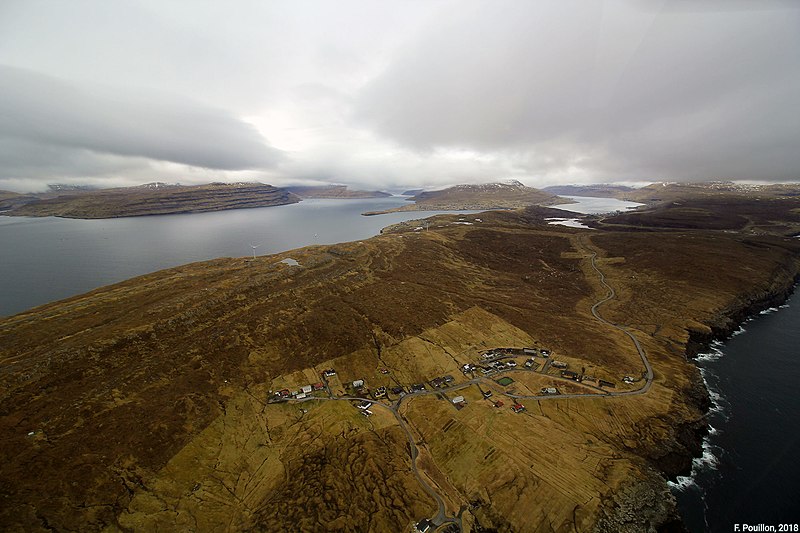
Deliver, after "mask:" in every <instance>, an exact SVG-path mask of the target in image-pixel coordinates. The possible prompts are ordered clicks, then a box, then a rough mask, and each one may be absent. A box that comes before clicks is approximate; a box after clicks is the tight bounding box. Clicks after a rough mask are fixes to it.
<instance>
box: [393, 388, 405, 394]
mask: <svg viewBox="0 0 800 533" xmlns="http://www.w3.org/2000/svg"><path fill="white" fill-rule="evenodd" d="M391 391H392V394H405V393H406V390H405V389H404V388H403V387H392V389H391Z"/></svg>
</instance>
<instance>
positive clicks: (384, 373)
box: [381, 368, 389, 375]
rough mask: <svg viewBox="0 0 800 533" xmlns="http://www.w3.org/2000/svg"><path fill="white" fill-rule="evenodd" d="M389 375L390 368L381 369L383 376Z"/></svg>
mask: <svg viewBox="0 0 800 533" xmlns="http://www.w3.org/2000/svg"><path fill="white" fill-rule="evenodd" d="M388 373H389V369H388V368H381V374H383V375H386V374H388Z"/></svg>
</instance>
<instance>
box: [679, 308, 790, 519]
mask: <svg viewBox="0 0 800 533" xmlns="http://www.w3.org/2000/svg"><path fill="white" fill-rule="evenodd" d="M697 364H698V366H699V367H700V371H701V373H702V375H703V378H704V380H705V381H706V384H707V386H708V387H709V390H710V392H711V398H712V400H713V403H714V405H713V407H712V409H711V411H710V413H709V417H708V421H709V424H710V426H711V430H710V432H709V435H708V437H707V438H706V440H705V442H704V446H703V455H702V457H700V458H697V459H695V461H694V464H693V469H692V474H691V476H688V477H684V478H679V479H678V480H677V482H676V483H672V484H671V488H672V491H673V493H674V494H675V496H676V497H677V499H678V506H679V509H680V512H681V515H682V516H683V519H684V522H685V523H686V525H687V528H688V529H689V531H691V532H697V533H699V532H705V531H710V532H717V531H720V532H721V531H725V532H729V531H735V529H734V526H735V524H739V525H740V527H741V525H742V524H751V525H758V524H765V525H775V526H776V531H779V529H778V526H779V525H780V524H798V523H800V295H797V294H795V295H793V296H792V297H791V298H790V299H789V301H788V303H787V305H784V306H781V308H780V309H770V310H767V311H765V312H763V313H761V314H760V315H758V316H756V317H754V318H753V319H751V320H749V321H747V322H746V323H745V324H744V325H743V327H742V328H741V329H739V331H737V332H736V333H734V334H733V335H732V336H731V337H730V338H729V339H728V340H726V341H725V342H715V343H714V344H713V345H712V346H711V348H710V350H709V351H708V352H707V353H705V354H702V355H700V356H699V357H698V360H697ZM740 530H743V528H742V529H740ZM786 531H794V530H793V529H788V530H786Z"/></svg>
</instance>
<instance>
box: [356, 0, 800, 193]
mask: <svg viewBox="0 0 800 533" xmlns="http://www.w3.org/2000/svg"><path fill="white" fill-rule="evenodd" d="M654 5H655V6H660V5H663V6H664V7H665V8H664V9H663V10H660V9H657V8H656V9H654V8H653V6H654ZM718 5H719V6H722V4H720V3H719V2H700V3H699V4H698V3H696V4H692V3H688V2H677V3H670V2H665V3H655V4H653V3H648V2H629V3H615V2H607V3H600V2H596V3H589V2H581V3H573V2H549V3H547V2H514V1H509V2H482V3H476V4H473V5H472V7H471V8H469V7H464V6H463V4H461V5H459V7H462V8H461V9H458V10H456V9H453V10H452V12H451V13H450V15H451V17H449V18H448V19H447V22H443V23H442V24H440V25H435V26H431V27H430V28H429V29H428V31H427V33H425V34H424V35H423V36H422V37H421V38H420V39H418V40H416V41H415V42H413V43H411V44H410V45H409V46H407V47H406V49H404V50H403V51H401V52H400V53H399V54H398V56H397V57H396V59H395V60H394V61H393V62H392V63H390V64H389V65H388V67H387V68H386V70H385V71H384V72H383V73H382V74H381V75H380V76H378V77H377V78H376V79H375V80H373V81H372V82H371V83H370V84H369V85H368V86H367V87H366V88H365V89H364V90H363V91H362V93H361V95H360V98H359V101H358V103H357V107H356V111H355V117H356V118H357V119H358V120H359V121H361V123H363V124H365V125H367V126H368V127H370V128H372V129H373V131H375V132H377V133H378V134H381V135H384V136H387V137H390V138H392V139H395V140H396V141H398V142H400V143H402V144H403V145H405V146H408V147H410V148H412V149H415V150H417V151H421V152H425V151H430V150H432V149H434V148H440V147H453V148H462V149H470V150H476V151H479V152H502V153H505V154H508V156H509V157H511V158H514V159H515V160H516V162H517V164H519V165H521V167H522V168H523V169H527V170H528V171H529V172H531V173H546V172H548V171H557V170H561V171H563V170H564V169H569V168H582V169H585V170H586V169H588V170H589V172H590V173H594V174H596V175H600V176H602V177H603V178H605V179H608V177H612V178H613V177H617V178H643V177H645V178H646V177H656V176H657V177H669V178H691V179H702V178H718V177H730V178H739V179H792V178H795V179H796V178H800V145H799V144H798V143H799V141H798V139H800V109H799V108H798V100H797V94H800V54H798V52H797V51H798V50H800V19H799V17H800V10H798V9H796V7H798V6H796V5H795V4H790V3H785V2H759V3H753V2H751V3H749V4H747V5H746V8H744V9H737V8H736V6H737V5H740V6H741V5H743V4H741V3H739V2H736V3H733V4H730V5H729V6H727V7H721V8H719V9H717V8H716V7H715V6H718ZM757 6H761V8H758V7H757Z"/></svg>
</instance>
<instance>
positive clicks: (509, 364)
mask: <svg viewBox="0 0 800 533" xmlns="http://www.w3.org/2000/svg"><path fill="white" fill-rule="evenodd" d="M506 366H507V367H510V368H514V367H515V366H517V362H516V361H506Z"/></svg>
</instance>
